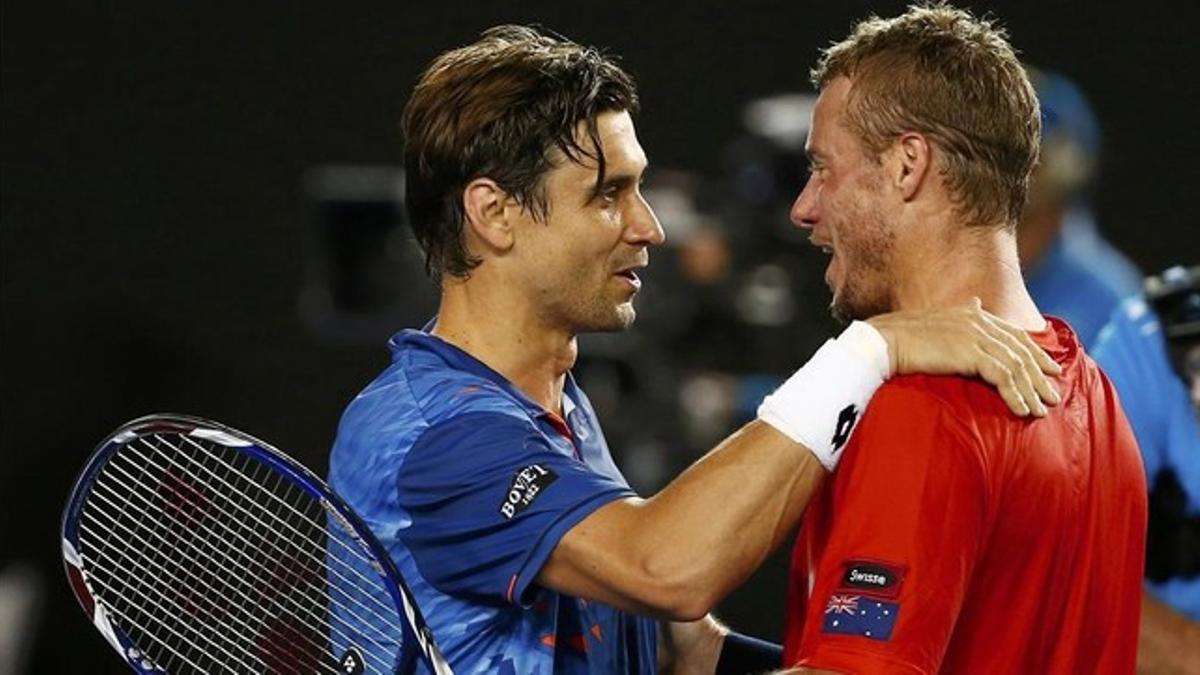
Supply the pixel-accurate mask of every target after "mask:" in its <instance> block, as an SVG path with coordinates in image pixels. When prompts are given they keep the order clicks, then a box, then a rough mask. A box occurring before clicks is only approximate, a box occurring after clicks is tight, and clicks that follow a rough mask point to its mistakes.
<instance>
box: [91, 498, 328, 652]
mask: <svg viewBox="0 0 1200 675" xmlns="http://www.w3.org/2000/svg"><path fill="white" fill-rule="evenodd" d="M96 496H97V498H99V499H101V500H103V501H105V502H106V503H109V504H111V502H108V500H107V499H106V498H104V497H103V496H101V495H99V494H98V493H97V495H96ZM83 519H84V522H83V523H82V524H81V530H82V531H83V532H85V533H86V534H87V535H91V536H94V537H97V538H99V537H101V536H104V535H109V534H112V533H113V532H114V529H116V530H123V531H124V533H125V534H126V535H128V536H130V537H132V538H133V539H134V540H135V541H137V542H138V543H140V544H143V545H145V546H146V547H147V548H154V547H160V546H161V545H163V544H165V543H166V541H165V540H164V539H163V538H162V536H161V535H159V534H158V533H153V534H154V536H155V538H157V539H159V541H158V542H152V541H148V540H146V539H145V538H144V537H142V536H141V535H139V534H138V533H135V532H132V531H131V530H129V529H128V526H126V525H124V524H121V523H119V522H118V523H112V522H109V523H105V522H102V521H101V520H100V519H98V518H97V517H95V516H94V515H92V513H90V512H85V513H84V514H83ZM89 523H93V524H94V526H95V528H99V529H95V530H94V529H93V527H90V526H89ZM101 559H103V560H106V561H108V562H109V563H111V568H112V569H118V568H119V569H125V570H128V569H129V568H133V569H134V570H135V571H136V572H138V573H140V574H144V575H146V578H159V579H161V578H164V577H172V576H174V577H175V578H176V580H177V581H180V582H183V583H186V584H189V585H190V586H189V588H192V589H195V588H203V589H204V590H205V594H206V595H205V599H209V600H210V601H209V603H207V604H202V603H195V602H193V598H192V597H191V596H180V595H178V594H170V593H168V592H167V591H165V590H163V589H161V588H159V585H156V584H143V585H144V586H146V587H147V589H148V590H146V591H143V590H142V589H141V588H139V587H136V586H132V587H131V585H130V584H128V583H125V584H122V585H123V586H124V587H125V588H124V590H126V591H127V592H131V593H133V594H135V595H137V596H139V597H140V598H141V599H143V600H146V601H148V602H150V603H151V604H150V606H151V607H156V608H158V607H159V605H158V603H162V602H165V603H167V604H168V605H170V609H171V610H172V611H175V612H177V613H178V615H180V616H184V615H186V616H197V615H198V614H200V613H203V614H205V615H206V616H207V618H209V619H211V620H213V622H214V623H217V622H218V621H232V622H233V623H235V624H238V625H237V628H242V629H245V630H246V631H247V634H249V635H254V634H258V633H259V632H260V631H261V629H262V625H261V624H262V623H264V620H259V621H257V623H258V624H259V625H258V626H252V625H250V624H249V623H247V621H246V619H253V617H255V616H261V612H259V613H253V612H243V613H237V612H226V611H222V608H220V607H216V606H213V605H214V603H213V602H212V601H211V598H210V596H209V595H208V594H209V593H210V592H216V593H217V594H225V593H226V592H230V593H233V594H236V595H240V596H241V599H242V600H243V601H244V602H245V603H246V606H248V607H259V606H260V605H258V604H257V603H256V602H255V600H254V599H252V598H250V597H248V596H247V595H246V593H245V591H244V590H242V589H241V588H238V587H236V586H234V585H233V584H232V583H230V582H228V581H226V580H224V579H223V578H220V577H218V579H219V580H220V583H221V585H222V586H224V587H225V588H218V587H216V586H214V585H212V584H210V583H209V582H208V581H206V580H205V579H203V578H201V577H200V576H198V575H197V573H196V572H193V571H191V570H188V569H186V568H182V572H183V576H184V577H186V578H182V579H181V578H179V575H178V573H179V572H180V571H181V570H180V569H175V570H168V569H167V568H166V567H164V566H163V565H162V563H159V562H156V561H154V560H152V559H149V558H147V557H142V558H141V559H138V558H136V557H128V556H126V557H125V558H124V559H123V560H115V559H113V558H112V557H111V556H110V555H109V554H108V553H107V552H105V551H100V552H99V555H98V557H97V560H96V561H93V562H98V561H99V560H101ZM96 567H104V566H103V565H97V566H95V567H93V569H95V568H96ZM100 586H101V587H102V588H103V587H105V586H107V587H108V588H109V589H110V590H112V591H114V592H116V593H117V595H118V596H119V597H120V599H122V600H126V601H127V602H132V601H130V600H129V599H128V596H127V595H124V594H122V593H120V590H118V589H116V588H115V584H104V583H101V584H100ZM148 593H152V594H153V595H154V596H155V597H150V596H149V595H148ZM133 604H134V605H136V603H133ZM185 605H186V606H185ZM136 610H137V611H138V612H139V613H140V615H139V616H138V617H134V616H132V615H128V616H129V618H131V619H135V620H134V623H136V624H138V625H143V623H144V621H137V620H136V619H138V618H144V617H146V616H150V615H152V612H147V611H146V610H145V609H143V606H141V605H137V606H136ZM240 614H244V615H245V617H246V618H245V619H244V618H243V617H242V616H240ZM166 628H167V630H168V631H170V630H171V629H170V627H169V626H167V627H166ZM172 634H173V635H175V636H177V637H179V634H178V633H177V632H172ZM218 637H221V636H220V635H218ZM309 642H310V644H309V646H308V648H311V647H314V646H315V647H317V648H318V649H321V648H323V646H322V645H320V644H319V643H317V642H313V641H311V640H310V641H309ZM188 643H189V646H196V645H195V643H193V642H191V641H188ZM216 646H217V647H218V649H220V650H221V651H223V652H225V653H226V654H227V655H230V656H233V655H232V654H229V652H228V651H227V650H226V649H224V648H223V646H222V645H221V644H218V645H216ZM286 646H287V647H288V648H290V649H298V648H304V646H302V645H297V644H295V643H291V644H289V645H286ZM247 655H250V656H251V657H252V658H253V655H252V654H247Z"/></svg>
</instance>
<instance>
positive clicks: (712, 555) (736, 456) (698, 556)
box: [633, 421, 827, 611]
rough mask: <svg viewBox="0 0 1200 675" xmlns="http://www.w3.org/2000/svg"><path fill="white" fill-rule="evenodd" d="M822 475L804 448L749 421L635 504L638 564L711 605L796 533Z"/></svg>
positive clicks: (655, 575) (761, 423) (775, 431)
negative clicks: (670, 578) (639, 514)
mask: <svg viewBox="0 0 1200 675" xmlns="http://www.w3.org/2000/svg"><path fill="white" fill-rule="evenodd" d="M826 475H827V474H826V471H825V469H823V468H822V467H821V465H820V463H819V462H818V461H817V460H816V458H815V457H814V456H813V455H812V453H810V452H809V451H808V450H806V449H805V448H804V447H803V446H801V445H799V444H797V443H795V442H793V441H791V440H790V439H788V438H787V437H786V436H784V435H783V434H781V433H780V432H779V431H777V430H775V429H774V428H773V427H771V426H770V425H767V424H765V423H763V422H761V421H755V422H751V423H750V424H748V425H746V426H745V427H743V428H742V429H741V430H739V431H738V432H737V433H735V434H734V435H732V436H730V437H729V438H728V439H726V440H725V441H724V442H723V443H722V444H721V445H719V446H718V447H717V448H716V449H714V450H713V451H712V452H710V453H709V454H708V455H707V456H706V457H704V458H703V459H702V460H700V461H699V462H697V463H696V464H694V465H692V467H690V468H689V469H688V470H687V471H685V472H684V473H683V474H682V475H680V476H679V478H677V479H676V480H675V481H673V482H672V483H671V484H670V485H669V486H667V487H666V488H665V489H664V490H663V491H662V492H660V493H659V494H657V495H655V496H654V497H652V498H650V499H648V500H646V501H645V502H644V503H643V504H641V505H640V507H639V508H640V509H641V510H642V511H643V518H644V520H643V522H644V526H643V527H642V528H639V530H640V531H639V532H638V534H637V537H636V539H635V540H634V542H633V545H634V546H635V547H636V548H637V551H636V553H637V559H640V560H642V561H643V562H642V564H643V565H644V566H645V567H646V570H647V572H649V574H650V575H651V576H652V577H667V576H674V577H676V578H677V579H678V580H679V581H680V582H681V583H683V584H685V585H686V586H687V587H690V588H692V589H697V590H701V592H702V593H703V594H704V595H705V596H707V600H706V601H705V602H702V603H700V605H706V604H707V605H710V606H711V605H712V604H715V603H716V602H718V601H719V600H720V599H721V598H723V597H725V595H727V594H728V593H729V591H731V590H732V589H733V588H735V587H737V586H738V585H739V584H741V583H742V582H743V581H745V579H746V578H747V577H748V576H749V575H750V574H751V573H752V572H753V571H754V570H755V569H757V568H758V566H759V565H760V564H761V563H762V561H763V560H764V559H765V558H766V557H767V556H768V555H769V554H770V553H771V552H772V551H773V550H775V548H776V547H778V545H779V544H780V543H781V542H782V541H783V540H784V538H786V537H787V536H789V535H790V534H791V533H792V532H793V531H794V530H795V528H796V525H797V524H798V523H799V521H800V518H801V516H802V515H803V513H804V509H805V507H806V506H807V504H808V502H809V499H810V498H811V497H812V494H813V492H815V491H816V489H817V487H818V486H819V485H820V484H821V481H822V479H823V478H824V477H825V476H826ZM704 610H705V611H707V608H704Z"/></svg>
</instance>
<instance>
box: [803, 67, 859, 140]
mask: <svg viewBox="0 0 1200 675" xmlns="http://www.w3.org/2000/svg"><path fill="white" fill-rule="evenodd" d="M849 93H850V80H848V79H847V78H845V77H837V78H835V79H834V80H833V81H832V82H830V83H829V84H828V85H827V86H826V87H825V88H824V89H822V90H821V94H820V95H819V96H818V97H817V104H816V105H815V106H813V111H812V120H811V124H810V125H809V130H808V140H807V142H806V143H805V150H806V151H807V152H808V153H809V154H810V155H814V154H815V155H820V154H824V153H829V152H834V151H835V150H837V149H838V148H837V147H836V145H837V143H838V142H839V141H842V140H844V139H843V138H842V136H844V135H845V134H844V133H839V132H845V131H846V129H845V127H844V125H843V120H842V116H843V112H844V110H845V105H846V99H847V97H848V96H849Z"/></svg>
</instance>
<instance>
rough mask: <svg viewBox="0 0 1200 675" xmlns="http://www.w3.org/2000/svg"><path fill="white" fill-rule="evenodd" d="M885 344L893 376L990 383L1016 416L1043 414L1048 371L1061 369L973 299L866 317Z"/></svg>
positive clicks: (1053, 400)
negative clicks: (919, 375) (951, 377)
mask: <svg viewBox="0 0 1200 675" xmlns="http://www.w3.org/2000/svg"><path fill="white" fill-rule="evenodd" d="M867 323H869V324H871V325H872V326H874V327H875V328H876V329H877V330H878V331H879V332H880V333H881V334H882V335H883V338H884V340H886V341H887V343H888V355H889V358H890V359H891V372H892V374H893V375H905V374H912V373H925V374H927V375H967V376H979V377H981V378H983V379H984V380H985V381H987V382H988V383H990V384H991V385H993V386H995V387H996V388H997V389H998V390H999V392H1000V395H1001V396H1002V397H1003V398H1004V402H1005V403H1007V404H1008V407H1009V408H1011V409H1012V411H1013V412H1014V413H1016V414H1017V415H1021V416H1025V415H1029V414H1033V415H1036V416H1038V417H1042V416H1044V415H1045V414H1046V404H1049V405H1057V404H1058V403H1059V401H1060V398H1059V395H1058V392H1057V391H1055V389H1054V386H1053V385H1052V384H1051V383H1050V380H1049V379H1048V377H1047V375H1057V374H1059V373H1060V372H1062V368H1061V367H1060V366H1059V365H1058V364H1057V363H1055V362H1054V360H1053V359H1052V358H1050V355H1049V354H1047V353H1046V352H1045V351H1043V350H1042V348H1041V347H1039V346H1038V345H1037V343H1036V342H1034V341H1033V338H1031V337H1030V336H1029V334H1028V333H1026V332H1025V331H1023V330H1021V329H1020V328H1017V327H1016V326H1014V325H1012V324H1010V323H1008V322H1007V321H1004V320H1003V319H1000V318H999V317H996V316H994V315H992V314H989V313H988V312H987V311H985V310H984V309H983V308H982V306H981V304H980V302H979V299H978V298H975V299H973V301H972V302H971V303H969V304H967V305H964V306H961V307H955V308H952V309H939V310H931V311H904V312H893V313H890V314H882V315H880V316H876V317H872V318H871V319H868V321H867Z"/></svg>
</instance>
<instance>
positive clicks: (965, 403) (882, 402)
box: [867, 375, 1011, 421]
mask: <svg viewBox="0 0 1200 675" xmlns="http://www.w3.org/2000/svg"><path fill="white" fill-rule="evenodd" d="M873 409H874V412H875V414H877V415H881V416H887V417H891V416H896V415H899V416H904V417H907V416H911V415H914V414H915V415H920V414H939V413H949V414H948V415H942V417H945V418H946V419H948V420H950V421H953V420H958V421H965V420H968V419H971V418H974V417H978V416H986V415H991V414H998V413H1003V414H1005V415H1008V416H1010V417H1011V413H1009V411H1008V407H1007V406H1006V405H1005V403H1004V399H1003V398H1001V396H1000V393H999V392H998V391H997V390H996V389H995V388H994V387H992V386H991V385H989V384H987V383H985V382H984V381H982V380H980V379H978V378H972V377H960V376H957V375H898V376H895V377H892V378H891V379H889V380H888V381H887V382H885V383H884V384H883V386H882V387H880V388H879V391H877V392H876V393H875V397H874V398H872V399H871V403H870V405H869V406H868V408H867V412H868V413H872V411H873Z"/></svg>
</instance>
